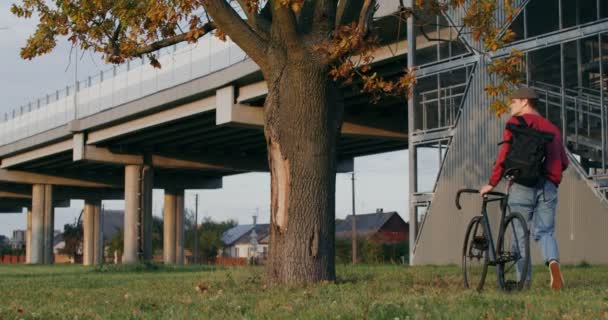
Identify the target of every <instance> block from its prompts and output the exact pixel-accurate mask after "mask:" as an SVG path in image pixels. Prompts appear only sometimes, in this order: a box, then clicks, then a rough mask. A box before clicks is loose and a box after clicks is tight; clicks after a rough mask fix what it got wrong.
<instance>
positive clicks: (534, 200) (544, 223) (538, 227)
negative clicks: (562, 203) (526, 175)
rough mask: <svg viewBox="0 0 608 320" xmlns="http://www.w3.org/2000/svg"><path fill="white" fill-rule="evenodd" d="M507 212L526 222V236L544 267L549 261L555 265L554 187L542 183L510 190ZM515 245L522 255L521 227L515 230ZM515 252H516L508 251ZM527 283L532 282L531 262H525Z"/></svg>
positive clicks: (546, 181)
mask: <svg viewBox="0 0 608 320" xmlns="http://www.w3.org/2000/svg"><path fill="white" fill-rule="evenodd" d="M509 208H510V210H511V211H510V212H519V213H520V214H521V215H522V216H523V217H524V219H526V220H527V221H528V229H529V230H530V236H532V237H533V239H534V240H535V241H536V243H538V245H539V247H540V251H541V253H542V255H543V258H544V259H545V263H549V262H550V261H551V260H556V261H559V252H558V249H557V241H556V240H555V237H554V236H553V233H554V231H555V211H556V209H557V186H555V185H554V184H553V183H552V182H551V181H548V180H543V181H541V182H539V184H538V186H536V187H526V186H523V185H520V184H517V183H514V184H513V185H512V186H511V190H510V192H509ZM514 229H515V233H516V236H517V238H518V239H521V240H520V241H517V242H518V243H519V244H520V246H521V247H522V248H521V249H520V250H518V251H519V252H522V251H523V243H524V241H523V238H524V233H523V230H522V228H521V226H515V227H514ZM512 249H513V250H516V248H512ZM529 261H530V265H529V267H528V275H527V277H526V280H527V281H530V280H531V278H532V259H530V260H529ZM522 267H523V266H522V265H517V274H518V278H520V277H521V272H520V271H521V269H522Z"/></svg>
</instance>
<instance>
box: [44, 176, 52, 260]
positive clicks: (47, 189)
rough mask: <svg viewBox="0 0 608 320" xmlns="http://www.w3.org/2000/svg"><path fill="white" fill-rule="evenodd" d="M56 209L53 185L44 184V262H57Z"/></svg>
mask: <svg viewBox="0 0 608 320" xmlns="http://www.w3.org/2000/svg"><path fill="white" fill-rule="evenodd" d="M54 240H55V210H54V209H53V186H51V185H49V184H46V185H44V264H53V263H54V262H55V253H54V252H53V243H54V242H55V241H54Z"/></svg>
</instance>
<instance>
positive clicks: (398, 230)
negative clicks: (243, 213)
mask: <svg viewBox="0 0 608 320" xmlns="http://www.w3.org/2000/svg"><path fill="white" fill-rule="evenodd" d="M356 222H357V223H356V227H357V236H358V237H360V238H367V239H371V240H372V241H375V242H379V243H385V244H396V243H399V242H403V241H408V240H409V225H408V223H407V222H405V221H403V219H402V218H401V216H399V213H397V212H395V211H392V212H384V210H382V209H378V210H376V212H375V213H368V214H359V215H356ZM351 223H352V216H348V217H346V218H345V219H342V220H341V219H336V238H337V239H350V238H351V233H352V224H351ZM253 231H254V224H246V225H238V226H236V227H233V228H231V229H229V230H227V231H226V232H224V233H223V234H222V237H221V240H222V242H223V243H224V246H225V248H224V250H223V252H222V254H223V255H224V256H227V257H233V258H247V257H251V256H252V247H253V245H252V243H251V242H252V233H253ZM255 238H256V240H257V242H258V256H261V257H264V258H265V257H266V256H267V254H268V243H269V240H270V234H269V225H268V224H258V225H255Z"/></svg>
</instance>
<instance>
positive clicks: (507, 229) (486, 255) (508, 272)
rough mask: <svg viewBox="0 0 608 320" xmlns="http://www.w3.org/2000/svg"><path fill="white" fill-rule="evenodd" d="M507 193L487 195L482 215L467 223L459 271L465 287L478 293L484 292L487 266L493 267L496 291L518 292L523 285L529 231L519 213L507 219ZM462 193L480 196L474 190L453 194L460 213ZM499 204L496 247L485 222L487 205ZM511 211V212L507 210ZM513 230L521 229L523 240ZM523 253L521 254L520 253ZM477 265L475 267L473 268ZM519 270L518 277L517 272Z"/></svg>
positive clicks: (525, 276) (484, 197)
mask: <svg viewBox="0 0 608 320" xmlns="http://www.w3.org/2000/svg"><path fill="white" fill-rule="evenodd" d="M508 192H509V191H508V189H507V193H506V194H505V193H502V192H489V193H488V194H486V195H484V196H483V203H482V207H481V214H480V215H478V216H475V217H473V218H472V219H471V221H470V222H469V225H468V226H467V230H466V233H465V239H464V245H463V248H462V271H463V275H464V286H465V287H466V288H469V289H470V288H472V287H473V286H476V290H477V291H481V290H482V289H483V286H484V283H485V279H486V275H487V272H488V266H496V272H497V276H498V287H499V288H500V289H502V290H504V291H513V290H521V289H522V288H524V286H525V284H526V282H527V281H526V278H527V275H528V269H529V268H531V266H530V231H529V230H528V225H527V223H526V220H525V219H524V217H523V216H522V215H521V214H520V213H518V212H509V215H507V207H508V206H507V201H508V198H509V194H508ZM462 193H479V191H478V190H475V189H461V190H458V193H457V194H456V207H457V208H458V210H461V209H462V207H461V206H460V195H461V194H462ZM496 201H499V202H500V210H501V215H500V224H499V229H498V238H497V241H496V242H497V244H498V247H495V244H494V239H493V237H492V229H491V227H490V220H489V218H488V212H487V204H488V203H490V202H496ZM509 211H510V210H509ZM516 228H522V231H523V232H522V233H520V234H521V235H523V236H522V237H520V238H518V237H516V233H515V230H516ZM522 251H523V252H522ZM475 263H477V264H475ZM517 264H520V266H521V275H520V274H519V273H518V272H517Z"/></svg>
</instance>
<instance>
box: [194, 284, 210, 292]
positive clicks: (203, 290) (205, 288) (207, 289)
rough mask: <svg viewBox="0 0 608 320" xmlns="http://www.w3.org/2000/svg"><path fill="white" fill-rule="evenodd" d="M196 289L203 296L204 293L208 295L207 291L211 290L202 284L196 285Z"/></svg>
mask: <svg viewBox="0 0 608 320" xmlns="http://www.w3.org/2000/svg"><path fill="white" fill-rule="evenodd" d="M195 289H196V291H197V292H198V293H201V294H202V293H207V291H209V288H208V287H207V286H203V285H202V284H200V283H199V284H197V285H196V288H195Z"/></svg>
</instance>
